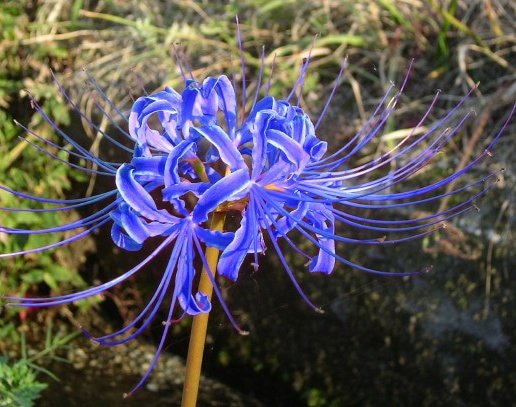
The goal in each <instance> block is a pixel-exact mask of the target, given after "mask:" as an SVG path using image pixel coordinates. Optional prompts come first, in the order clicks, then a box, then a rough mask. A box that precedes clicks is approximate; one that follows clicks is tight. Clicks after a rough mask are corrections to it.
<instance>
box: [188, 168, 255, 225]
mask: <svg viewBox="0 0 516 407" xmlns="http://www.w3.org/2000/svg"><path fill="white" fill-rule="evenodd" d="M249 181H250V179H249V171H248V170H247V168H246V169H245V170H237V171H235V172H232V173H231V174H229V175H228V176H226V177H224V178H222V179H221V180H220V181H218V182H216V183H215V184H213V185H212V186H211V187H210V188H209V189H208V190H207V191H206V192H205V193H204V194H203V195H202V196H201V197H200V198H199V201H197V204H196V205H195V208H194V210H193V211H192V219H193V221H194V222H195V223H202V222H204V221H206V220H207V219H208V215H209V214H210V213H211V212H213V211H214V210H215V209H216V208H217V207H218V206H219V205H220V204H221V203H223V202H226V201H234V200H237V199H240V198H241V197H242V195H243V194H242V192H243V191H245V190H246V189H247V188H248V187H249Z"/></svg>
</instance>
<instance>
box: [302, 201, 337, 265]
mask: <svg viewBox="0 0 516 407" xmlns="http://www.w3.org/2000/svg"><path fill="white" fill-rule="evenodd" d="M306 218H307V222H308V223H310V224H312V225H313V226H314V227H316V228H317V229H320V230H322V231H324V232H329V233H331V234H333V233H334V222H335V219H334V216H333V213H332V212H331V211H330V210H328V208H326V207H324V205H322V204H311V205H310V210H309V211H308V212H307V216H306ZM316 237H317V240H318V242H319V245H320V246H321V249H320V250H319V254H318V255H317V256H314V258H313V259H312V260H311V261H310V265H309V270H310V271H311V272H313V273H325V274H330V273H331V272H332V271H333V268H334V267H335V257H334V255H335V241H334V240H333V239H331V238H329V237H325V236H321V235H317V236H316ZM332 254H333V255H332Z"/></svg>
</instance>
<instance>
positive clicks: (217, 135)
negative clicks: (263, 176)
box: [190, 126, 247, 170]
mask: <svg viewBox="0 0 516 407" xmlns="http://www.w3.org/2000/svg"><path fill="white" fill-rule="evenodd" d="M190 132H191V133H192V134H199V135H201V136H202V137H204V138H205V139H207V140H208V141H209V142H210V143H211V144H213V145H214V146H215V148H216V149H217V150H218V152H219V155H220V158H221V160H222V161H224V163H226V164H227V165H228V166H229V168H230V169H231V170H236V169H239V168H247V166H246V165H245V161H244V158H243V157H242V154H240V152H239V151H238V149H237V148H236V147H235V145H234V144H233V142H232V140H231V139H230V137H229V136H228V134H227V133H226V132H225V131H224V130H222V128H221V127H219V126H203V127H199V128H192V129H191V130H190Z"/></svg>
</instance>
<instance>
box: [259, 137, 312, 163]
mask: <svg viewBox="0 0 516 407" xmlns="http://www.w3.org/2000/svg"><path fill="white" fill-rule="evenodd" d="M267 142H268V143H269V144H271V145H273V146H274V147H276V148H278V149H279V150H281V151H282V152H283V153H284V154H285V156H286V157H287V159H288V161H290V162H291V163H292V164H293V165H294V167H295V172H296V173H299V172H301V171H302V170H303V169H304V168H305V166H306V164H307V163H308V161H309V159H310V156H309V155H308V154H307V153H306V152H305V151H304V150H303V148H302V147H301V145H300V144H299V143H297V142H296V141H295V140H293V139H292V138H290V137H289V136H287V135H286V134H285V133H283V132H281V131H278V130H274V129H270V130H267Z"/></svg>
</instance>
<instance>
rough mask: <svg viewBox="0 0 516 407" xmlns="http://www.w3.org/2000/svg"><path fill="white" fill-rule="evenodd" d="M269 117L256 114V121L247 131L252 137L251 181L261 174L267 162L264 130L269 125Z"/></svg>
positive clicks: (263, 114)
mask: <svg viewBox="0 0 516 407" xmlns="http://www.w3.org/2000/svg"><path fill="white" fill-rule="evenodd" d="M269 120H270V115H266V114H265V113H263V112H258V113H257V115H256V120H255V121H254V122H253V123H251V125H250V127H249V130H250V132H251V133H252V135H253V150H252V157H253V169H252V173H251V179H253V180H256V178H258V176H259V175H260V174H261V173H262V171H263V168H264V166H265V162H266V160H267V155H266V151H267V150H266V149H267V138H266V137H265V130H266V128H267V125H268V124H269Z"/></svg>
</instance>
